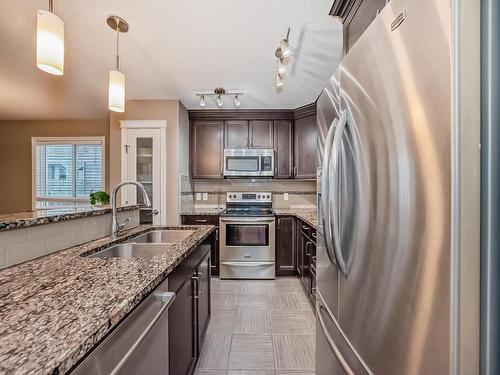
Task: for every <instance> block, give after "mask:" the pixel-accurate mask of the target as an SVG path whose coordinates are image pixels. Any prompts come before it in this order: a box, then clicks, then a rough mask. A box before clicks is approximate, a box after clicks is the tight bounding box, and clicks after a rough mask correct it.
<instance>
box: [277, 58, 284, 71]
mask: <svg viewBox="0 0 500 375" xmlns="http://www.w3.org/2000/svg"><path fill="white" fill-rule="evenodd" d="M276 71H277V72H278V73H279V74H284V73H285V72H286V66H285V65H284V64H283V59H276Z"/></svg>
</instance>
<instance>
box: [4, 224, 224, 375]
mask: <svg viewBox="0 0 500 375" xmlns="http://www.w3.org/2000/svg"><path fill="white" fill-rule="evenodd" d="M154 229H190V230H194V232H193V233H192V234H191V235H190V236H188V237H187V238H185V239H184V240H183V241H181V242H179V243H178V244H176V245H174V246H173V247H172V248H171V249H170V250H169V251H168V252H166V253H165V254H162V255H159V256H154V257H152V258H106V259H103V258H94V257H82V256H81V255H82V254H90V253H93V252H97V251H99V250H101V249H104V248H106V247H108V246H110V245H113V244H116V243H120V242H124V241H127V240H130V239H131V238H133V237H135V236H137V235H139V234H141V233H144V232H148V231H151V230H154ZM213 230H214V227H213V226H210V225H205V226H180V227H179V226H176V227H153V226H151V225H146V226H144V225H143V226H139V227H137V228H134V229H130V230H128V231H124V232H123V233H122V235H120V237H119V238H118V239H116V240H112V239H111V238H110V237H104V238H101V239H98V240H95V241H91V242H88V243H86V244H84V245H80V246H75V247H72V248H69V249H66V250H62V251H59V252H57V253H53V254H51V255H48V256H45V257H42V258H38V259H36V260H33V261H29V262H26V263H23V264H20V265H16V266H13V267H9V268H6V269H3V270H1V271H0V373H2V374H65V373H68V372H69V371H70V370H71V369H72V368H73V367H74V366H75V364H77V363H78V362H79V360H80V359H82V358H83V357H84V356H85V355H86V354H87V353H88V352H89V351H91V350H92V348H93V347H94V346H95V345H96V344H97V343H99V341H100V340H101V339H103V338H104V337H105V336H106V335H107V334H108V333H109V332H110V331H111V330H112V329H113V328H114V327H115V326H116V325H117V324H118V323H119V322H120V321H121V320H122V319H123V318H124V317H125V316H126V315H127V314H128V313H129V312H131V311H132V310H133V309H134V307H136V306H137V305H138V304H139V303H140V302H141V301H142V300H143V299H144V298H145V297H146V296H147V295H148V294H149V293H150V292H151V291H152V290H154V288H155V287H156V286H157V285H159V284H160V283H161V282H162V281H163V280H165V278H167V276H168V275H169V274H170V273H171V272H172V271H174V270H175V269H176V267H177V266H178V265H179V264H180V263H181V262H182V261H183V260H184V259H186V258H188V257H189V255H190V254H191V253H192V252H193V251H194V250H196V249H197V247H198V246H199V245H200V244H202V243H203V242H204V241H206V240H207V238H208V237H209V236H210V235H211V233H212V232H213ZM208 241H209V242H210V240H208ZM169 280H170V279H169Z"/></svg>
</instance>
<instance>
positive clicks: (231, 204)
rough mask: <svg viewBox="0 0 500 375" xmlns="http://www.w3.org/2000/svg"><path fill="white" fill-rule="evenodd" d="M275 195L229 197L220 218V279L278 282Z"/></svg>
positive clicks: (236, 194)
mask: <svg viewBox="0 0 500 375" xmlns="http://www.w3.org/2000/svg"><path fill="white" fill-rule="evenodd" d="M272 199H273V197H272V193H262V192H261V193H254V192H244V193H243V192H238V193H227V197H226V210H225V211H224V212H222V213H221V215H220V219H219V220H220V278H221V279H274V278H275V248H274V238H275V236H274V235H275V224H274V211H273V208H272V206H273V204H272Z"/></svg>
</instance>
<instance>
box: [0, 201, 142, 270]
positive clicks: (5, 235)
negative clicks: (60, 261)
mask: <svg viewBox="0 0 500 375" xmlns="http://www.w3.org/2000/svg"><path fill="white" fill-rule="evenodd" d="M117 216H118V220H119V221H124V220H125V219H126V218H130V221H129V223H128V224H127V225H126V226H125V229H130V228H134V227H136V226H138V225H139V210H132V211H124V212H118V215H117ZM110 234H111V214H110V213H109V214H105V215H100V216H90V217H83V218H79V219H72V220H67V221H58V222H54V223H49V224H41V225H35V226H32V227H27V228H20V229H12V230H6V231H2V232H0V269H1V268H4V267H9V266H12V265H15V264H18V263H22V262H25V261H28V260H31V259H34V258H38V257H41V256H43V255H48V254H50V253H53V252H55V251H58V250H62V249H67V248H69V247H72V246H76V245H79V244H82V243H85V242H89V241H93V240H96V239H98V238H101V237H106V236H109V235H110Z"/></svg>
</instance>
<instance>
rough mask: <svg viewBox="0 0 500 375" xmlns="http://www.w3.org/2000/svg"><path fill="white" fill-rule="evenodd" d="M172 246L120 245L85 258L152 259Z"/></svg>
mask: <svg viewBox="0 0 500 375" xmlns="http://www.w3.org/2000/svg"><path fill="white" fill-rule="evenodd" d="M173 246H174V245H173V244H165V243H162V244H153V243H149V244H146V243H120V244H117V245H113V246H110V247H108V248H107V249H104V250H101V251H98V252H96V253H93V254H90V255H86V256H85V257H86V258H152V257H154V256H157V255H162V254H165V253H166V252H168V251H169V250H170V249H171V248H172V247H173Z"/></svg>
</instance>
